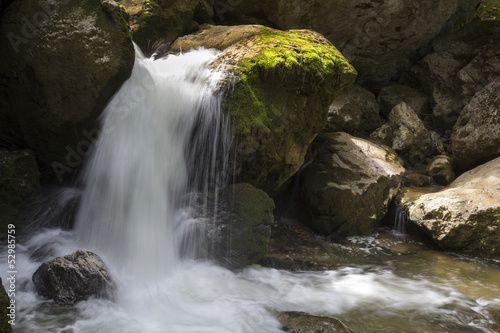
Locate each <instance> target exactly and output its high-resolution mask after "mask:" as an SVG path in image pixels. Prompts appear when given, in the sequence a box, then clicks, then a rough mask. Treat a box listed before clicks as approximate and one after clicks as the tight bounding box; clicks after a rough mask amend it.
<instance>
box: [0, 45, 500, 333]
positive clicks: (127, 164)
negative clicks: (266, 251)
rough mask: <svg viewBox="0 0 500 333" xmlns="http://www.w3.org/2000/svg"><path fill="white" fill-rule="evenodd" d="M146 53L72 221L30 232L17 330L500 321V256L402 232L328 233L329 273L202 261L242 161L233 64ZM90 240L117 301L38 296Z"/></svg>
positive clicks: (201, 332) (358, 327)
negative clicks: (232, 103)
mask: <svg viewBox="0 0 500 333" xmlns="http://www.w3.org/2000/svg"><path fill="white" fill-rule="evenodd" d="M136 53H137V58H136V63H135V67H134V70H133V73H132V77H131V78H130V79H129V80H128V81H127V82H126V83H125V84H124V85H123V87H122V88H121V90H120V91H119V92H118V93H117V94H116V95H115V97H114V98H113V100H112V101H111V102H110V104H109V105H108V107H107V108H106V110H105V112H104V114H103V119H102V124H103V131H102V133H101V136H100V138H99V139H98V141H97V142H96V145H95V147H94V149H93V151H92V153H91V155H90V157H89V159H88V161H87V162H86V167H85V170H84V172H83V189H82V190H81V191H80V190H78V189H72V190H68V191H66V192H65V193H66V194H68V193H69V194H68V195H73V196H75V197H78V198H80V207H79V210H78V214H77V217H76V224H75V228H74V230H72V231H67V230H63V229H60V228H45V229H43V230H41V231H39V232H37V233H35V234H33V235H30V236H29V237H28V236H26V237H24V238H22V239H21V240H19V243H18V248H17V253H18V257H17V263H18V272H19V273H18V276H17V285H18V292H17V294H16V302H17V303H16V304H17V318H18V320H17V325H16V326H15V327H14V332H23V333H24V332H25V333H28V332H42V333H43V332H57V333H66V332H88V333H98V332H103V333H113V332H117V333H118V332H120V333H121V332H130V333H132V332H141V333H142V332H148V333H149V332H162V333H166V332H169V333H205V332H206V333H208V332H214V333H224V332H227V333H244V332H248V333H266V332H282V330H281V325H280V323H279V322H278V321H277V320H276V313H277V312H279V311H303V312H307V313H310V314H314V315H322V316H330V317H335V318H338V319H340V320H341V321H342V322H344V323H345V324H346V325H347V326H348V327H350V328H351V329H352V330H353V331H354V332H495V331H497V330H498V329H499V327H500V318H499V317H500V263H498V262H495V261H484V260H479V259H475V258H464V257H457V256H453V255H451V254H445V253H440V252H436V251H432V250H428V249H426V248H425V247H423V246H422V245H421V244H419V243H416V242H414V241H412V240H411V239H409V238H406V236H404V235H400V234H393V233H391V232H387V233H383V232H379V233H377V234H374V235H372V236H370V237H357V238H356V237H355V238H350V239H349V240H348V241H347V242H346V243H344V244H342V245H339V244H333V243H329V242H327V241H326V240H323V241H322V242H323V244H324V245H323V248H322V250H321V251H319V250H314V249H311V251H312V252H314V253H313V254H311V256H317V257H318V258H316V259H318V260H320V261H321V260H323V261H325V260H326V261H327V262H328V264H327V265H326V266H325V268H324V270H321V271H298V272H289V271H284V270H277V269H271V268H264V267H261V266H258V265H254V266H251V267H247V268H245V269H243V270H239V271H235V272H233V271H229V270H227V269H225V268H222V267H220V266H218V265H216V264H214V263H212V262H211V261H209V260H200V259H196V258H197V254H199V253H203V251H204V246H206V244H205V243H204V242H203V239H200V237H199V235H200V234H203V228H204V220H205V219H204V218H199V216H200V214H199V212H200V211H203V210H204V209H205V210H206V209H207V207H208V206H211V205H212V206H213V204H216V203H217V197H216V193H217V189H218V188H219V187H221V186H223V185H224V183H225V182H226V178H227V176H226V175H227V174H228V170H229V169H230V163H229V162H228V161H230V158H229V157H230V154H229V148H228V147H229V146H230V135H229V132H228V131H229V127H228V124H227V123H226V121H225V120H224V119H223V117H222V115H221V114H220V105H219V103H220V97H219V96H218V95H217V94H215V93H214V90H215V83H216V82H217V81H218V79H219V78H220V76H221V75H222V73H221V72H219V71H210V70H208V69H207V68H206V66H207V64H209V63H210V62H211V61H212V60H213V59H214V58H215V57H216V56H217V53H216V52H215V51H212V50H203V49H201V50H197V51H192V52H189V53H186V54H182V55H179V56H169V57H167V58H165V59H160V60H156V61H153V60H151V59H145V58H144V57H142V56H141V55H140V52H136ZM207 198H209V199H207ZM207 200H211V201H212V203H211V204H207ZM67 201H68V200H67V198H66V197H65V202H67ZM201 215H203V214H201ZM200 230H201V231H202V232H199V231H200ZM79 248H89V249H91V250H93V251H95V252H96V253H98V254H99V255H100V256H101V257H102V258H103V260H104V262H105V263H106V265H107V267H108V269H109V271H110V273H111V275H112V276H113V278H114V279H115V282H116V284H117V291H116V299H114V300H112V301H111V300H103V299H90V300H88V301H84V302H80V303H78V304H77V305H75V306H74V307H71V308H61V307H57V306H53V305H52V303H51V301H47V300H44V299H41V298H40V297H39V296H37V294H36V291H35V287H34V285H33V283H32V282H31V276H32V274H33V272H34V271H35V270H36V269H37V268H38V266H39V265H40V264H41V263H42V262H43V261H47V260H50V259H52V258H54V257H56V256H61V255H67V254H70V253H73V252H74V251H76V250H77V249H79ZM299 248H300V244H297V249H298V250H299ZM325 249H327V250H328V251H326V250H325ZM313 250H314V251H313ZM325 251H326V252H325ZM4 254H6V251H4V250H3V249H2V251H1V256H2V257H1V258H0V260H1V262H2V264H3V263H4V262H6V258H4ZM325 258H327V259H325ZM5 271H6V270H4V269H2V272H0V275H1V276H2V278H3V279H4V281H5V278H6V276H5Z"/></svg>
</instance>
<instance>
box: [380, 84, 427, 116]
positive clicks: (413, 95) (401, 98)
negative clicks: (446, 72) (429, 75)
mask: <svg viewBox="0 0 500 333" xmlns="http://www.w3.org/2000/svg"><path fill="white" fill-rule="evenodd" d="M377 102H378V103H379V104H380V112H381V113H383V114H384V115H386V116H389V113H390V112H391V110H392V109H393V108H394V107H395V106H396V105H398V104H400V103H402V102H405V103H406V104H407V105H409V106H410V107H411V108H412V109H413V111H415V113H416V114H417V115H421V114H423V113H424V112H426V111H428V109H429V98H428V97H427V95H425V94H424V93H423V92H421V91H420V90H417V89H414V88H411V87H408V86H403V85H400V84H394V85H391V86H387V87H384V88H382V89H381V90H380V92H379V94H378V97H377Z"/></svg>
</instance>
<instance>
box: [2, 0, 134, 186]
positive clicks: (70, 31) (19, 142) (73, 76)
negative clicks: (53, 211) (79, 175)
mask: <svg viewBox="0 0 500 333" xmlns="http://www.w3.org/2000/svg"><path fill="white" fill-rule="evenodd" d="M0 49H1V50H2V52H1V53H0V141H2V142H3V143H4V144H5V143H7V144H10V145H16V146H18V147H25V148H30V149H32V150H33V151H34V152H35V154H36V156H37V159H38V160H39V161H40V166H41V167H42V168H43V169H44V170H43V172H42V174H46V173H48V172H52V173H54V172H55V173H56V174H57V175H58V176H60V177H63V176H68V175H69V174H70V173H71V171H72V170H74V169H75V168H76V167H78V165H79V164H80V163H81V161H82V159H83V155H84V154H85V152H86V150H87V149H88V148H89V146H90V142H91V141H92V139H93V138H94V137H95V128H96V127H97V126H96V125H97V124H96V119H97V118H98V116H99V114H100V112H101V111H102V110H103V109H104V107H105V105H106V103H107V102H108V100H109V99H110V98H111V97H112V96H113V94H114V93H115V92H116V91H117V89H118V88H119V87H120V86H121V84H122V83H123V82H124V81H125V80H126V79H127V78H128V77H129V75H130V73H131V70H132V67H133V64H134V48H133V44H132V38H131V34H130V31H129V28H128V24H127V22H126V20H125V18H124V14H123V11H122V9H121V7H120V6H118V5H117V4H116V3H115V2H113V1H109V0H89V1H80V2H75V1H51V0H41V1H14V2H13V3H12V4H11V5H10V6H9V7H7V9H6V10H5V11H4V12H3V13H2V17H1V24H0Z"/></svg>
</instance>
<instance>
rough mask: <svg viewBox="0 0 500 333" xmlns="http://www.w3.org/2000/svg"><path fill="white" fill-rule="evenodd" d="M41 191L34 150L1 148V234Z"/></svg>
mask: <svg viewBox="0 0 500 333" xmlns="http://www.w3.org/2000/svg"><path fill="white" fill-rule="evenodd" d="M39 192H40V172H39V171H38V165H37V163H36V160H35V156H34V155H33V152H31V151H29V150H13V151H11V150H7V149H4V148H0V235H4V234H5V233H6V232H7V225H8V224H9V223H14V222H15V220H16V217H17V216H18V214H19V212H20V211H21V209H22V208H23V207H25V206H26V205H27V204H28V203H29V202H30V199H32V198H33V197H34V196H36V195H37V194H38V193H39Z"/></svg>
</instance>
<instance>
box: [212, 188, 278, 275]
mask: <svg viewBox="0 0 500 333" xmlns="http://www.w3.org/2000/svg"><path fill="white" fill-rule="evenodd" d="M220 201H221V203H222V204H221V207H220V210H219V214H218V216H219V219H218V222H217V228H216V229H217V232H212V233H211V235H210V237H212V239H211V241H212V243H213V255H214V256H215V258H216V260H218V261H219V262H220V263H222V264H223V265H224V266H226V267H228V268H233V269H234V268H241V267H244V266H247V265H250V264H255V263H257V262H258V261H259V260H260V259H261V258H262V257H264V256H265V255H266V254H267V248H268V244H269V238H270V237H271V225H273V224H274V217H273V210H274V202H273V200H272V199H271V198H269V196H268V195H267V194H266V193H265V192H264V191H262V190H259V189H257V188H255V187H253V186H252V185H250V184H244V183H243V184H235V185H232V186H229V187H228V188H226V189H225V190H224V191H223V192H222V193H221V197H220Z"/></svg>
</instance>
